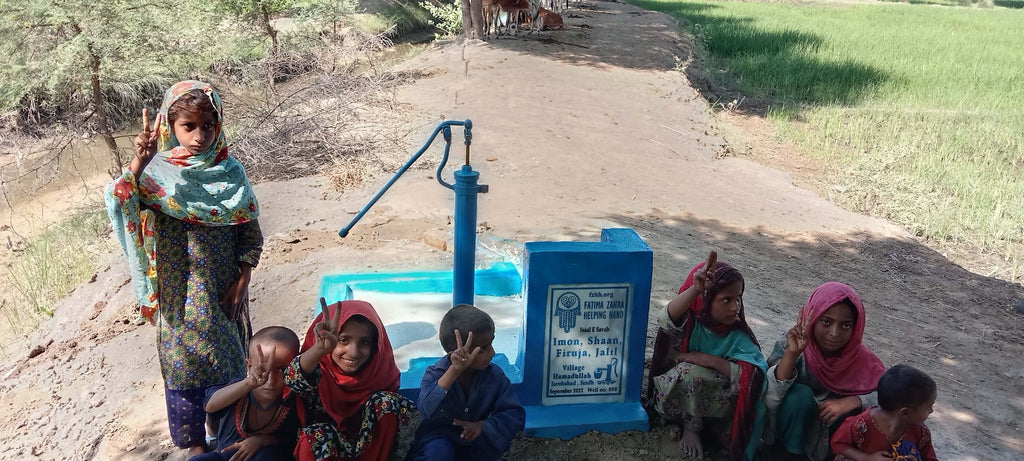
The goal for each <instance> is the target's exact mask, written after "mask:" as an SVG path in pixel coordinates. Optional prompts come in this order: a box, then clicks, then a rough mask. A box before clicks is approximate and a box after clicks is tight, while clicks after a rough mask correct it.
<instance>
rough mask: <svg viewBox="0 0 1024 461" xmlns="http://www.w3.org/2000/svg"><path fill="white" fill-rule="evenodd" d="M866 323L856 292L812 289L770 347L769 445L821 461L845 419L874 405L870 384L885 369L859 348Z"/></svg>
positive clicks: (838, 287)
mask: <svg viewBox="0 0 1024 461" xmlns="http://www.w3.org/2000/svg"><path fill="white" fill-rule="evenodd" d="M865 323H866V322H865V318H864V305H863V304H862V303H861V300H860V296H857V292H855V291H853V288H850V287H849V286H847V285H844V284H842V283H839V282H828V283H826V284H824V285H822V286H820V287H818V288H817V289H816V290H814V293H813V294H811V298H810V299H809V300H808V301H807V305H806V306H804V308H803V309H802V310H801V311H800V317H799V320H798V321H797V324H796V325H795V326H794V327H793V328H791V329H789V331H787V332H786V333H784V334H783V335H782V337H780V338H779V340H778V341H776V342H775V348H774V349H773V350H772V354H771V356H770V357H769V358H768V363H769V364H771V365H772V367H771V368H769V369H768V392H767V393H766V394H765V404H766V405H767V406H768V422H769V424H770V425H771V426H772V429H773V430H772V431H769V432H770V433H772V434H773V435H774V439H775V440H774V443H775V445H777V446H780V448H781V449H784V450H785V451H786V452H788V453H789V454H792V455H806V456H807V457H808V458H810V459H811V460H814V461H820V460H822V459H826V458H828V457H829V455H830V450H829V437H830V435H831V432H834V431H835V430H836V429H837V428H839V425H840V424H842V422H843V420H844V419H846V417H847V416H851V415H855V414H857V413H860V412H861V411H863V410H864V409H865V408H868V407H871V406H872V405H876V404H877V403H878V396H877V394H876V393H875V386H876V385H877V383H878V378H879V377H880V376H882V373H884V372H885V366H884V365H883V364H882V361H881V360H879V358H878V357H877V356H875V354H874V353H873V352H871V350H870V349H868V348H867V347H866V346H864V345H863V344H862V343H861V341H862V339H863V337H864V324H865ZM766 438H771V437H766Z"/></svg>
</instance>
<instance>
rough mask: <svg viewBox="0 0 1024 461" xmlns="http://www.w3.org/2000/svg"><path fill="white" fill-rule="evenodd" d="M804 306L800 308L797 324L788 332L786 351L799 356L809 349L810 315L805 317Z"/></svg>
mask: <svg viewBox="0 0 1024 461" xmlns="http://www.w3.org/2000/svg"><path fill="white" fill-rule="evenodd" d="M804 310H805V309H804V308H801V309H800V315H799V316H797V320H796V325H794V326H793V328H790V329H789V331H787V332H786V353H787V354H795V355H797V356H799V355H800V354H802V353H803V352H804V349H807V338H808V337H810V332H809V331H808V328H810V316H807V318H804Z"/></svg>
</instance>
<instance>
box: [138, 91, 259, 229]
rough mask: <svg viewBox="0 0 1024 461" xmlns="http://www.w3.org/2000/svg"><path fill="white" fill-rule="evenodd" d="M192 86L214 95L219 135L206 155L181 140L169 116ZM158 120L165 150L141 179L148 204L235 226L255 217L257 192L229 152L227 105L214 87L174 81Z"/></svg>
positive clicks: (205, 222) (186, 216)
mask: <svg viewBox="0 0 1024 461" xmlns="http://www.w3.org/2000/svg"><path fill="white" fill-rule="evenodd" d="M192 90H201V91H202V92H203V93H204V94H206V96H207V97H208V98H210V103H211V104H212V105H213V108H214V110H215V111H216V116H217V127H216V132H217V135H216V136H217V139H216V140H215V141H214V142H213V143H212V144H210V148H209V149H208V150H207V151H206V152H203V153H201V154H193V153H192V152H191V151H189V150H188V149H186V148H184V147H182V146H181V145H180V144H179V143H178V139H177V138H175V137H174V130H172V129H171V125H170V122H169V120H168V111H169V110H170V107H171V105H172V104H174V103H175V102H176V101H177V100H178V99H180V98H181V97H182V96H183V95H184V94H185V93H188V92H189V91H192ZM156 122H157V130H158V132H159V136H158V142H157V144H158V147H157V149H158V150H159V151H160V152H159V153H158V154H157V155H156V157H154V158H153V161H152V162H150V164H149V166H147V167H146V169H145V171H144V172H143V174H142V177H141V178H139V194H140V196H141V198H142V202H143V203H145V204H146V205H149V207H150V208H153V209H155V210H158V211H160V212H162V213H164V214H166V215H168V216H171V217H173V218H175V219H180V220H182V221H186V222H190V223H194V224H202V225H206V226H231V225H236V224H243V223H246V222H249V221H252V220H253V219H256V216H258V215H259V207H258V205H257V203H256V196H255V194H253V191H252V186H251V185H250V184H249V179H248V177H246V175H245V168H244V167H242V164H241V163H239V162H238V160H237V159H235V158H234V157H232V156H230V155H228V144H227V141H226V140H225V139H224V130H223V123H224V109H223V108H222V105H221V100H220V95H219V94H217V92H216V91H215V90H214V89H213V86H211V85H210V84H209V83H204V82H199V81H195V80H187V81H184V82H178V83H176V84H174V86H172V87H171V88H170V89H168V90H167V92H166V93H164V102H163V104H162V105H161V106H160V112H159V114H157V117H156Z"/></svg>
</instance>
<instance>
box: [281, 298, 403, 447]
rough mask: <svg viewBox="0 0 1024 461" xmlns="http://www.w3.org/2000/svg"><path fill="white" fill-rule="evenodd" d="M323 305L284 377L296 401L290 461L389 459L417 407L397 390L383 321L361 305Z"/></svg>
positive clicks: (322, 301) (348, 303)
mask: <svg viewBox="0 0 1024 461" xmlns="http://www.w3.org/2000/svg"><path fill="white" fill-rule="evenodd" d="M320 302H321V304H322V307H323V312H322V313H321V314H320V315H319V316H317V318H316V319H315V320H313V325H312V326H310V328H309V331H307V332H306V338H305V340H304V341H303V343H302V354H301V355H299V356H297V357H295V360H293V361H292V363H291V365H289V366H288V370H287V372H286V374H285V384H286V385H287V386H288V387H289V388H291V389H292V390H293V391H295V392H296V393H298V395H299V397H300V405H298V415H299V422H300V423H301V424H302V430H301V432H300V433H299V440H298V443H297V445H296V446H295V458H296V459H298V460H299V461H312V460H323V459H329V460H339V459H359V460H386V459H388V458H389V457H390V456H391V452H392V451H393V449H394V446H395V440H396V437H397V435H398V425H399V423H401V424H406V423H408V422H409V411H410V410H412V409H414V408H415V406H414V405H413V403H412V402H411V401H409V400H408V399H406V398H405V397H402V396H401V395H398V394H397V393H396V391H397V390H398V384H399V377H400V374H399V372H398V366H397V365H395V356H394V352H393V351H392V349H391V341H389V340H388V335H387V332H386V331H384V324H383V323H382V322H381V320H380V317H379V316H377V312H376V311H375V310H374V309H373V306H371V305H370V303H367V302H365V301H342V302H339V303H335V304H333V305H331V306H330V307H328V306H327V305H326V302H324V300H323V298H321V299H320Z"/></svg>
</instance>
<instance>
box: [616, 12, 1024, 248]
mask: <svg viewBox="0 0 1024 461" xmlns="http://www.w3.org/2000/svg"><path fill="white" fill-rule="evenodd" d="M632 1H634V2H635V3H636V4H638V5H639V6H642V7H644V8H647V9H651V10H657V11H662V12H665V13H668V14H671V15H673V16H675V17H677V18H679V19H680V20H681V22H682V23H683V24H684V26H685V27H686V29H687V30H688V31H689V32H690V33H691V34H692V35H693V36H694V37H695V38H696V40H697V41H698V43H699V45H700V46H701V48H702V51H703V53H704V57H705V58H706V62H707V66H708V75H709V76H710V78H711V79H712V82H713V83H714V84H715V85H716V86H718V87H720V88H728V89H731V90H739V91H741V92H742V93H743V94H745V95H748V96H751V97H755V98H759V99H762V100H767V101H769V104H770V105H771V110H770V111H769V117H771V118H772V119H773V120H774V121H776V122H777V126H778V128H779V132H780V133H781V134H782V135H783V136H784V137H787V138H789V139H794V140H796V141H798V142H799V143H800V145H801V146H802V150H803V153H804V154H806V155H810V156H815V157H817V158H821V159H825V160H827V164H829V165H834V169H833V170H832V171H830V172H829V175H830V178H829V179H830V182H831V183H832V184H836V185H842V186H845V187H847V188H848V189H846V192H845V193H843V194H840V195H841V197H838V198H837V200H839V201H841V202H842V203H843V204H844V205H845V206H847V207H850V208H852V209H854V210H857V211H866V212H870V213H872V214H875V215H878V216H881V217H885V218H889V219H892V220H894V221H896V222H899V223H902V224H904V225H907V226H908V227H910V228H911V229H912V230H913V231H914V232H916V233H918V234H919V235H924V236H927V237H929V238H934V239H939V240H947V241H956V242H972V243H976V244H980V245H982V246H984V247H987V248H990V249H993V250H997V251H1000V252H1002V254H1003V256H1004V257H1006V258H1007V259H1012V260H1016V259H1018V258H1020V255H1011V254H1007V252H1008V251H1009V249H1010V248H1014V247H1018V246H1019V244H1020V242H1021V240H1022V239H1024V10H1021V9H1019V6H1018V5H1017V4H1016V2H1009V3H1008V5H1009V6H1010V8H998V7H997V8H992V9H978V8H973V7H966V8H955V7H939V6H931V5H914V4H891V3H861V4H838V3H810V4H808V3H804V4H800V5H795V4H788V3H749V2H731V1H723V2H714V3H706V2H694V1H685V0H642V1H639V0H632ZM1002 3H1007V2H1002Z"/></svg>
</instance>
